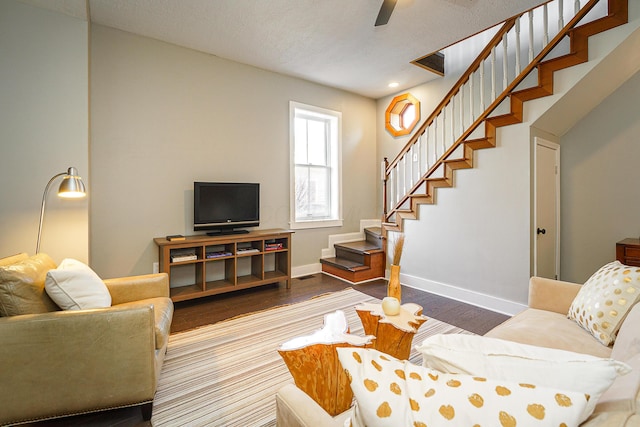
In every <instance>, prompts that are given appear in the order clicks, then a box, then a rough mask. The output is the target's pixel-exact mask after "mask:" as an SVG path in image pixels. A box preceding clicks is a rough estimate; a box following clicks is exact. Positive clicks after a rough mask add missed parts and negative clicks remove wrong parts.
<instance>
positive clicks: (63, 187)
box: [58, 167, 87, 199]
mask: <svg viewBox="0 0 640 427" xmlns="http://www.w3.org/2000/svg"><path fill="white" fill-rule="evenodd" d="M86 195H87V191H86V189H85V188H84V182H82V178H81V177H80V176H79V175H78V170H77V169H76V168H74V167H70V168H69V169H68V170H67V174H66V175H65V176H64V178H62V182H61V183H60V187H59V188H58V196H59V197H63V198H66V199H77V198H81V197H84V196H86Z"/></svg>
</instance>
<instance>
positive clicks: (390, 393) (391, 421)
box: [338, 348, 587, 427]
mask: <svg viewBox="0 0 640 427" xmlns="http://www.w3.org/2000/svg"><path fill="white" fill-rule="evenodd" d="M338 354H339V357H340V362H341V363H342V366H343V367H344V368H345V369H346V370H347V371H348V373H349V375H350V377H351V388H352V389H353V392H354V395H355V397H356V401H357V408H354V416H353V417H352V425H366V426H369V427H375V426H390V425H393V426H429V427H435V426H448V427H450V426H453V425H456V426H459V425H460V426H461V425H468V426H471V425H503V426H515V425H516V424H517V425H538V424H540V425H555V426H558V425H567V426H575V425H577V424H578V422H579V420H580V419H581V416H582V414H583V411H584V409H585V408H586V405H587V397H586V396H585V395H584V393H580V392H573V391H566V390H562V389H555V388H545V387H540V386H537V385H536V384H534V383H529V384H524V383H521V384H519V383H517V382H515V381H507V380H493V379H490V378H483V377H474V376H471V375H458V374H446V373H441V372H438V371H435V370H431V369H428V368H425V367H422V366H416V365H413V364H411V363H410V362H407V361H400V360H398V359H395V358H393V357H391V356H389V355H386V354H385V353H382V352H379V351H377V350H374V349H359V348H340V349H338ZM356 411H357V413H356ZM362 422H364V424H362ZM563 423H564V424H563Z"/></svg>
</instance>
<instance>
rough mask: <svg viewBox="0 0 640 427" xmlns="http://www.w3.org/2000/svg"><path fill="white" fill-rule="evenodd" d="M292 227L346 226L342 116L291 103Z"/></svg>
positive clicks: (333, 112)
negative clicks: (344, 223)
mask: <svg viewBox="0 0 640 427" xmlns="http://www.w3.org/2000/svg"><path fill="white" fill-rule="evenodd" d="M289 111H290V124H289V126H290V140H291V142H290V143H291V153H290V156H291V222H290V227H291V228H293V229H296V228H298V229H299V228H317V227H338V226H341V225H342V207H341V204H342V198H341V183H340V179H341V171H340V135H341V131H342V129H341V121H342V114H341V113H339V112H337V111H331V110H325V109H323V108H318V107H313V106H311V105H305V104H300V103H297V102H291V103H290V106H289Z"/></svg>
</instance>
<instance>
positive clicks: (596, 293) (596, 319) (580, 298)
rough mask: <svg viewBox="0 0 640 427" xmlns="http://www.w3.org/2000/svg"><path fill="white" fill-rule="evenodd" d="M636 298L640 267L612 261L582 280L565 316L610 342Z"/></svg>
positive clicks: (636, 300)
mask: <svg viewBox="0 0 640 427" xmlns="http://www.w3.org/2000/svg"><path fill="white" fill-rule="evenodd" d="M639 300H640V268H638V267H631V266H628V265H624V264H622V263H620V262H619V261H614V262H610V263H609V264H607V265H605V266H603V267H601V268H600V269H599V270H598V271H596V272H595V273H594V274H593V275H592V276H591V277H590V278H589V280H587V281H586V282H585V284H584V285H583V286H582V289H580V291H579V292H578V295H576V298H575V299H574V300H573V302H572V303H571V307H570V308H569V313H568V314H567V316H568V317H569V319H572V320H574V321H575V322H577V323H578V324H579V325H580V326H582V327H583V328H584V329H586V330H587V331H589V332H590V333H591V334H592V335H593V336H594V337H595V338H596V339H597V340H599V341H600V342H601V343H602V344H604V345H610V344H611V343H613V342H614V341H615V339H616V334H617V332H618V329H619V328H620V326H621V325H622V322H623V321H624V318H625V316H626V315H627V313H628V312H629V311H630V310H631V307H633V305H634V304H635V303H636V302H638V301H639Z"/></svg>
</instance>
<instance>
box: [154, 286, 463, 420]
mask: <svg viewBox="0 0 640 427" xmlns="http://www.w3.org/2000/svg"><path fill="white" fill-rule="evenodd" d="M364 302H379V300H377V299H375V298H372V297H370V296H368V295H365V294H363V293H361V292H358V291H356V290H353V289H351V288H349V289H346V290H344V291H340V292H335V293H331V294H327V295H322V296H319V297H317V298H313V299H311V300H309V301H304V302H300V303H295V304H291V305H286V306H282V307H276V308H273V309H270V310H266V311H261V312H257V313H252V314H249V315H246V316H243V317H238V318H234V319H230V320H226V321H223V322H219V323H215V324H213V325H208V326H204V327H201V328H198V329H194V330H191V331H186V332H181V333H178V334H174V335H171V336H170V338H169V349H168V352H167V356H166V359H165V362H164V365H163V368H162V374H161V376H160V383H159V386H158V392H157V394H156V397H155V400H154V403H153V418H152V423H153V425H154V426H156V427H160V426H224V427H231V426H238V427H250V426H275V394H276V391H277V390H278V389H279V388H280V387H282V386H283V385H285V384H287V383H292V382H293V378H292V377H291V374H289V371H288V369H287V367H286V365H285V364H284V362H283V361H282V358H281V357H280V355H279V354H278V352H277V351H276V350H277V348H278V347H279V346H280V345H281V344H282V343H284V342H285V341H288V340H289V339H291V338H294V337H297V336H301V335H308V334H310V333H312V332H314V331H316V330H318V329H320V328H321V327H322V325H323V320H324V315H325V314H327V313H331V312H334V311H335V310H343V311H344V312H345V314H346V316H347V319H348V321H349V326H350V328H351V333H352V334H356V335H364V332H363V330H362V324H361V323H360V319H359V318H358V315H357V314H356V312H355V309H354V307H355V306H356V305H358V304H361V303H364ZM425 315H427V316H428V313H425ZM465 332H466V331H464V330H463V329H460V328H457V327H455V326H451V325H449V324H447V323H443V322H440V321H438V320H435V319H429V320H428V321H427V322H426V323H424V324H423V325H422V327H421V328H420V330H419V331H418V333H417V334H416V336H415V338H414V344H415V343H420V342H422V340H424V339H425V338H426V337H427V336H430V335H433V334H436V333H465ZM410 360H411V361H412V362H414V363H417V364H420V363H421V362H422V359H421V358H420V356H419V355H418V354H417V352H416V351H415V350H413V351H412V353H411V357H410Z"/></svg>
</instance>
